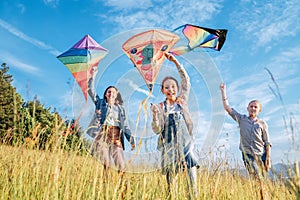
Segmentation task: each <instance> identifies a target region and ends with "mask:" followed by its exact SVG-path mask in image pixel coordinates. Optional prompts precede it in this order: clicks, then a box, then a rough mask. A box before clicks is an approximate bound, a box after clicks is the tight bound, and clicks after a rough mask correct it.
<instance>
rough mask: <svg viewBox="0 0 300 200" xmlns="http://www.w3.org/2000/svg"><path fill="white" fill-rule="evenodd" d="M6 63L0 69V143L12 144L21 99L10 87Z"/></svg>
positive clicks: (11, 79) (10, 81) (10, 77)
mask: <svg viewBox="0 0 300 200" xmlns="http://www.w3.org/2000/svg"><path fill="white" fill-rule="evenodd" d="M8 70H9V67H8V66H7V65H6V63H3V64H2V65H1V69H0V139H1V140H0V141H1V142H3V141H4V142H9V143H11V142H13V140H14V138H15V136H16V127H17V124H18V119H17V117H16V116H17V113H18V112H19V111H20V109H21V105H22V102H23V99H22V98H21V96H20V95H19V94H18V93H17V92H16V88H15V87H13V86H12V81H13V78H12V75H10V74H8Z"/></svg>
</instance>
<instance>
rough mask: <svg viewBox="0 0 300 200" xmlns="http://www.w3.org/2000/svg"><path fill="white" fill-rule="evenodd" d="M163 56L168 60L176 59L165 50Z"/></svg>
mask: <svg viewBox="0 0 300 200" xmlns="http://www.w3.org/2000/svg"><path fill="white" fill-rule="evenodd" d="M165 56H166V58H167V59H168V60H169V61H173V62H174V61H176V58H175V56H174V55H173V54H171V53H167V52H165Z"/></svg>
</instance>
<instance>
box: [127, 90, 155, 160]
mask: <svg viewBox="0 0 300 200" xmlns="http://www.w3.org/2000/svg"><path fill="white" fill-rule="evenodd" d="M152 91H153V90H150V92H149V94H148V96H147V97H146V98H144V99H143V100H142V101H141V103H140V106H139V109H138V116H137V119H136V124H135V130H134V135H137V134H136V132H137V129H138V125H139V121H140V114H141V111H142V109H144V116H145V125H144V128H143V132H142V134H141V136H140V139H139V142H138V146H137V151H136V152H135V154H134V155H133V156H132V158H131V159H130V160H129V161H128V165H130V164H132V162H133V160H134V159H135V158H136V157H137V156H138V155H139V153H140V151H141V149H142V143H143V139H142V138H143V136H144V134H145V133H146V130H147V119H148V110H147V107H148V99H149V98H150V97H151V95H152Z"/></svg>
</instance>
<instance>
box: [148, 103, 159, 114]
mask: <svg viewBox="0 0 300 200" xmlns="http://www.w3.org/2000/svg"><path fill="white" fill-rule="evenodd" d="M150 109H151V111H152V113H153V114H158V113H159V108H158V106H157V105H155V104H152V103H151V106H150Z"/></svg>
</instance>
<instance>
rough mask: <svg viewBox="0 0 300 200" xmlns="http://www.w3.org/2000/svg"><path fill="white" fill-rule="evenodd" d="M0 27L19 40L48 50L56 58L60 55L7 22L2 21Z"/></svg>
mask: <svg viewBox="0 0 300 200" xmlns="http://www.w3.org/2000/svg"><path fill="white" fill-rule="evenodd" d="M0 27H2V28H4V29H6V30H7V31H8V32H10V33H11V34H13V35H15V36H17V37H18V38H19V39H22V40H24V41H26V42H29V43H30V44H32V45H34V46H36V47H38V48H40V49H44V50H48V51H49V52H50V53H51V54H53V55H55V56H57V55H58V54H59V53H60V51H58V50H56V49H55V48H53V47H52V46H50V45H48V44H46V43H44V42H43V41H40V40H37V39H35V38H32V37H30V36H28V35H26V34H25V33H23V32H22V31H20V30H18V29H17V28H15V27H13V26H12V25H10V24H9V23H7V22H5V21H4V20H2V19H0Z"/></svg>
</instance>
